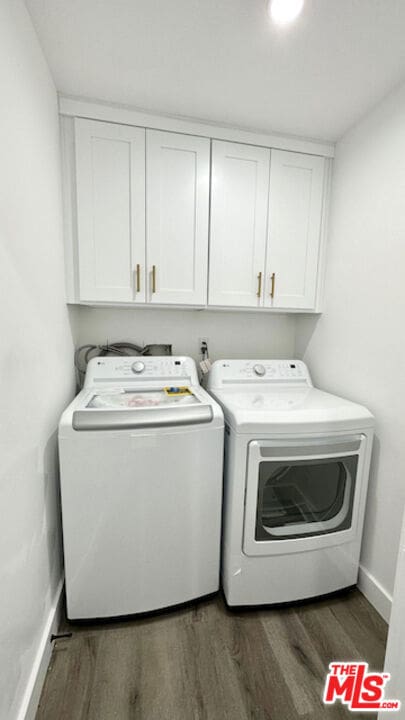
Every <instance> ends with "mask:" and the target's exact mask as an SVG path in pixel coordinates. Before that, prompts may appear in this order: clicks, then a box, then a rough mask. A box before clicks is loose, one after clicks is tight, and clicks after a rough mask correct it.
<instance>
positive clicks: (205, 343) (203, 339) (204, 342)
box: [198, 337, 209, 352]
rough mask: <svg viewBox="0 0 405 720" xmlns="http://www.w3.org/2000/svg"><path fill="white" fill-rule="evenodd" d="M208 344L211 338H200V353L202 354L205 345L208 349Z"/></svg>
mask: <svg viewBox="0 0 405 720" xmlns="http://www.w3.org/2000/svg"><path fill="white" fill-rule="evenodd" d="M208 343H209V338H207V337H200V338H198V349H199V351H200V352H201V348H202V346H203V345H205V347H206V348H207V349H208Z"/></svg>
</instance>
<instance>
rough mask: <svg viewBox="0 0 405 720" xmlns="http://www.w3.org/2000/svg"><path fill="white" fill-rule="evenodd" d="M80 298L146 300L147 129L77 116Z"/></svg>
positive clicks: (111, 300) (110, 300) (115, 300)
mask: <svg viewBox="0 0 405 720" xmlns="http://www.w3.org/2000/svg"><path fill="white" fill-rule="evenodd" d="M75 145H76V183H77V239H78V271H79V297H80V300H81V301H104V302H133V301H138V302H144V301H145V298H146V294H145V130H144V129H142V128H134V127H129V126H125V125H116V124H110V123H103V122H98V121H92V120H82V119H76V120H75Z"/></svg>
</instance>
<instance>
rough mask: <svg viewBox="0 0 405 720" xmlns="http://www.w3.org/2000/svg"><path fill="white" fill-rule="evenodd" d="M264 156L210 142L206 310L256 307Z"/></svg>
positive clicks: (261, 151) (262, 248) (263, 234)
mask: <svg viewBox="0 0 405 720" xmlns="http://www.w3.org/2000/svg"><path fill="white" fill-rule="evenodd" d="M269 166H270V150H267V149H265V148H260V147H255V146H252V145H242V144H238V143H229V142H220V141H213V143H212V179H211V232H210V268H209V304H210V305H227V306H240V307H261V305H262V301H263V291H264V267H265V252H266V242H267V206H268V192H269Z"/></svg>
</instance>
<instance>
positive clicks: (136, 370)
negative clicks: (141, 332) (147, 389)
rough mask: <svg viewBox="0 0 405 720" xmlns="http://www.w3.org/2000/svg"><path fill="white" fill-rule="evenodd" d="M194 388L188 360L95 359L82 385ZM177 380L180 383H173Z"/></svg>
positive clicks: (193, 368)
mask: <svg viewBox="0 0 405 720" xmlns="http://www.w3.org/2000/svg"><path fill="white" fill-rule="evenodd" d="M175 380H176V383H175V384H181V385H198V384H199V383H198V375H197V368H196V365H195V362H194V360H192V358H189V357H174V356H164V357H155V356H153V355H151V356H142V357H139V356H138V357H137V356H134V355H131V356H129V355H128V356H127V355H125V356H122V357H116V356H115V357H95V358H92V360H90V362H89V364H88V366H87V372H86V379H85V383H84V384H85V386H88V385H94V384H96V383H97V384H104V385H107V384H108V383H110V384H116V383H121V384H126V383H127V384H129V385H132V384H134V383H137V382H138V383H141V382H142V383H144V384H147V383H155V382H156V384H157V383H160V385H164V384H169V385H173V381H175ZM177 380H178V381H180V380H181V383H180V382H179V383H177Z"/></svg>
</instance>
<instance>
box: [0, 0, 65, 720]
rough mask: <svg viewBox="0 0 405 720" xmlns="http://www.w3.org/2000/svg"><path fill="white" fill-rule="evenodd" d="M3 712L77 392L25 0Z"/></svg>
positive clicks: (0, 142) (0, 76)
mask: <svg viewBox="0 0 405 720" xmlns="http://www.w3.org/2000/svg"><path fill="white" fill-rule="evenodd" d="M0 87H1V113H0V128H1V133H0V138H1V139H0V158H1V160H0V327H1V353H0V367H1V373H0V427H1V432H0V456H1V465H0V508H1V521H0V718H1V720H14V718H16V717H17V716H18V717H20V716H21V715H20V714H19V713H20V712H21V710H22V703H24V702H25V700H26V699H27V693H28V692H29V683H30V681H31V680H32V675H31V674H32V671H33V670H34V669H35V662H36V661H37V660H38V659H39V655H38V652H39V651H40V644H41V640H42V637H43V633H44V629H45V627H46V623H47V622H48V620H49V617H50V612H51V609H52V606H53V604H54V603H55V600H56V598H55V593H56V590H57V586H58V583H59V580H60V578H61V559H60V543H59V526H60V523H59V507H58V493H57V462H56V438H55V432H56V428H57V423H58V417H59V415H60V412H61V410H62V408H63V407H64V405H65V404H66V403H67V402H68V400H69V398H70V396H71V394H72V392H73V370H72V340H71V330H70V325H69V320H68V315H67V310H66V307H65V305H64V287H63V283H64V280H63V255H62V238H61V203H60V187H59V185H60V177H59V139H58V116H57V99H56V93H55V88H54V85H53V82H52V79H51V77H50V75H49V72H48V69H47V66H46V64H45V61H44V59H43V56H42V53H41V50H40V47H39V44H38V41H37V38H36V35H35V33H34V30H33V27H32V25H31V21H30V19H29V16H28V14H27V11H26V9H25V6H24V4H23V2H22V1H21V0H2V1H1V3H0Z"/></svg>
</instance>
